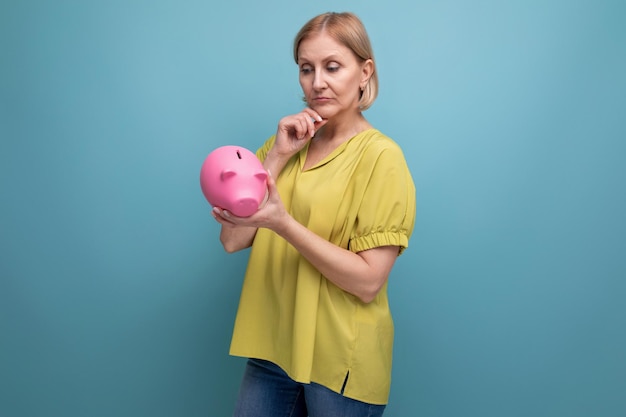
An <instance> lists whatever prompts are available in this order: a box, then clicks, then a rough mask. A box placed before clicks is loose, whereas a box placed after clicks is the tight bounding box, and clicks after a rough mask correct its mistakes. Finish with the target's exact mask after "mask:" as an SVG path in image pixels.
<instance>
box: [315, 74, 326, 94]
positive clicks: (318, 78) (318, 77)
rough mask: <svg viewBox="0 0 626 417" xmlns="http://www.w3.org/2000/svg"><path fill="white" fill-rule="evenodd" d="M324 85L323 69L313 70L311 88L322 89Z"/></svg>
mask: <svg viewBox="0 0 626 417" xmlns="http://www.w3.org/2000/svg"><path fill="white" fill-rule="evenodd" d="M324 87H326V80H325V79H324V72H323V71H315V76H314V77H313V89H315V90H322V89H324Z"/></svg>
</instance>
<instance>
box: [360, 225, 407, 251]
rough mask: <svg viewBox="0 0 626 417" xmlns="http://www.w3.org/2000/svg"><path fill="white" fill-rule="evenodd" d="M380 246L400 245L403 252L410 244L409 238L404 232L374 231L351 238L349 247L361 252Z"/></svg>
mask: <svg viewBox="0 0 626 417" xmlns="http://www.w3.org/2000/svg"><path fill="white" fill-rule="evenodd" d="M380 246H399V247H400V252H399V253H398V255H400V254H402V252H404V250H405V249H406V248H407V247H408V246H409V238H408V236H407V235H406V233H402V232H391V231H390V232H373V233H369V234H367V235H365V236H359V237H355V238H352V239H351V240H350V244H349V249H350V250H351V251H352V252H355V253H356V252H361V251H364V250H368V249H373V248H377V247H380Z"/></svg>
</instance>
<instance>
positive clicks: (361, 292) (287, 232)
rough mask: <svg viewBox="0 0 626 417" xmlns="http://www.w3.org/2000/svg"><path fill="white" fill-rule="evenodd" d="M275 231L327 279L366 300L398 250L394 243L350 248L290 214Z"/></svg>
mask: <svg viewBox="0 0 626 417" xmlns="http://www.w3.org/2000/svg"><path fill="white" fill-rule="evenodd" d="M275 232H276V233H278V234H279V235H280V236H281V237H283V238H284V239H285V240H287V241H288V242H289V243H290V244H291V245H292V246H294V247H295V248H296V250H298V252H299V253H300V254H301V255H302V256H304V257H305V258H306V259H307V260H308V261H309V262H310V263H311V264H312V265H313V266H314V267H315V268H316V269H317V270H318V271H320V273H321V274H322V275H323V276H324V277H326V278H327V279H328V280H329V281H331V282H332V283H333V284H335V285H336V286H338V287H339V288H341V289H343V290H344V291H347V292H349V293H351V294H353V295H355V296H356V297H358V298H359V299H361V300H362V301H363V302H366V303H368V302H370V301H372V300H373V299H374V298H375V297H376V294H378V292H379V291H380V289H381V288H382V286H383V285H384V283H385V282H386V281H387V277H388V275H389V272H390V271H391V268H392V266H393V264H394V262H395V259H396V257H397V254H398V248H397V247H393V246H386V247H381V248H375V249H371V250H368V251H364V252H360V253H354V252H351V251H349V250H347V249H343V248H341V247H339V246H337V245H335V244H333V243H331V242H329V241H327V240H325V239H323V238H321V237H320V236H318V235H316V234H315V233H313V232H312V231H310V230H309V229H307V228H306V227H304V226H303V225H301V224H300V223H298V222H297V221H296V220H295V219H293V218H292V217H291V216H288V217H287V218H286V220H285V221H284V223H283V224H282V225H281V227H280V228H278V229H277V230H275Z"/></svg>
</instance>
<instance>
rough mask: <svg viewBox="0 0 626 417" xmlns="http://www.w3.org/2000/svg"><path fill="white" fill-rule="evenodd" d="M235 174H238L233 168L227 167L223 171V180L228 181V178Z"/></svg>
mask: <svg viewBox="0 0 626 417" xmlns="http://www.w3.org/2000/svg"><path fill="white" fill-rule="evenodd" d="M235 175H237V174H236V173H235V171H233V170H232V169H225V170H224V171H222V181H226V180H227V179H229V178H232V177H234V176H235Z"/></svg>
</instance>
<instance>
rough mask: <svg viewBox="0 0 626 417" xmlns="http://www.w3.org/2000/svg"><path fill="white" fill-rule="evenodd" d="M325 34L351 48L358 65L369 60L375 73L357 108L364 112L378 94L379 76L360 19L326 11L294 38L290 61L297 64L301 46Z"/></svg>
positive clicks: (303, 27) (347, 13) (307, 24)
mask: <svg viewBox="0 0 626 417" xmlns="http://www.w3.org/2000/svg"><path fill="white" fill-rule="evenodd" d="M324 31H325V32H326V33H327V34H328V35H330V36H331V37H332V38H333V39H334V40H336V41H337V42H339V43H341V44H342V45H344V46H345V47H347V48H348V49H350V50H351V51H352V52H353V53H354V55H355V56H356V57H357V59H359V60H360V61H361V62H365V61H366V60H368V59H371V60H372V64H373V65H374V71H373V72H372V76H371V77H370V79H369V81H368V82H367V84H366V85H365V88H364V89H363V92H362V93H361V99H360V100H359V108H360V109H361V110H367V109H368V108H370V107H371V105H372V104H373V103H374V100H376V96H377V95H378V73H377V71H376V63H375V61H374V51H373V50H372V45H371V43H370V39H369V36H368V35H367V31H366V30H365V26H364V25H363V23H362V22H361V20H360V19H359V18H358V17H357V16H356V15H355V14H353V13H350V12H343V13H334V12H328V13H324V14H321V15H319V16H316V17H314V18H312V19H311V20H309V21H308V22H307V23H306V24H305V25H304V26H302V29H300V31H299V32H298V34H297V35H296V37H295V39H294V41H293V58H294V60H295V61H296V64H297V63H298V49H299V48H300V43H301V42H302V41H303V40H304V39H306V38H307V37H309V36H310V35H312V34H318V33H321V32H324Z"/></svg>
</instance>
